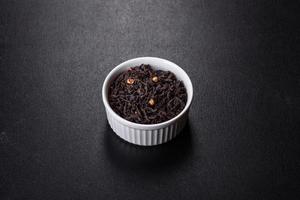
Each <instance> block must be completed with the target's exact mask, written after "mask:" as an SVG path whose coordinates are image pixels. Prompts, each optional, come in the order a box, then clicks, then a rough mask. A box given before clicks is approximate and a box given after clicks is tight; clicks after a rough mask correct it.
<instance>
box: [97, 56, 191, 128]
mask: <svg viewBox="0 0 300 200" xmlns="http://www.w3.org/2000/svg"><path fill="white" fill-rule="evenodd" d="M147 59H154V60H157V61H159V62H167V63H168V64H170V65H173V66H174V67H177V68H178V69H179V71H181V72H182V73H184V74H185V75H186V77H187V80H186V81H187V82H189V84H190V87H191V88H190V91H191V94H188V98H187V103H186V105H185V107H184V109H183V110H182V111H181V112H180V113H179V114H178V115H176V116H175V117H173V118H171V119H169V120H167V121H164V122H161V123H157V124H139V123H135V122H131V121H129V120H127V119H124V118H123V117H121V116H120V115H118V114H117V113H116V112H115V111H114V110H113V109H112V108H111V107H110V105H109V102H108V94H107V92H106V91H108V87H109V80H110V79H111V77H112V76H113V75H115V74H116V73H118V71H119V70H120V69H122V68H124V65H127V64H129V63H131V62H134V61H137V60H147ZM146 64H148V63H146ZM149 64H150V63H149ZM150 65H151V64H150ZM175 75H176V74H175ZM185 87H187V86H186V84H185ZM102 100H103V103H104V106H105V108H106V109H107V110H108V112H109V113H110V114H112V115H113V116H114V118H115V119H117V121H119V122H120V123H123V124H126V125H127V126H129V127H134V128H139V129H155V128H161V127H165V126H168V125H170V124H172V123H173V122H174V121H176V120H177V119H179V118H180V117H181V116H182V115H184V114H185V113H186V112H187V111H188V109H189V108H190V105H191V103H192V100H193V85H192V81H191V79H190V77H189V76H188V74H187V73H186V72H185V71H184V70H183V69H182V68H181V67H179V66H178V65H177V64H175V63H173V62H171V61H169V60H166V59H163V58H158V57H149V56H147V57H137V58H132V59H129V60H126V61H124V62H122V63H120V64H118V65H117V66H116V67H114V68H113V69H112V70H111V71H110V72H109V73H108V75H107V76H106V78H105V80H104V82H103V86H102Z"/></svg>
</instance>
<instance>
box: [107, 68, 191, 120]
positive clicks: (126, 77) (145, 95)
mask: <svg viewBox="0 0 300 200" xmlns="http://www.w3.org/2000/svg"><path fill="white" fill-rule="evenodd" d="M108 98H109V104H110V106H111V108H112V109H113V110H114V111H115V112H116V113H117V114H118V115H120V116H121V117H123V118H124V119H127V120H129V121H132V122H136V123H140V124H156V123H160V122H164V121H167V120H169V119H171V118H173V117H175V116H176V115H178V114H179V113H180V112H181V111H182V110H183V109H184V107H185V104H186V101H187V93H186V89H185V87H184V85H183V83H182V82H181V81H179V80H177V79H176V76H175V75H174V74H173V73H172V72H170V71H162V70H156V71H155V70H153V69H152V68H151V66H150V65H145V64H142V65H140V66H137V67H133V68H130V69H129V70H127V71H125V72H123V73H121V74H120V75H118V76H117V77H116V79H115V80H114V81H113V82H112V84H111V85H110V88H109V95H108Z"/></svg>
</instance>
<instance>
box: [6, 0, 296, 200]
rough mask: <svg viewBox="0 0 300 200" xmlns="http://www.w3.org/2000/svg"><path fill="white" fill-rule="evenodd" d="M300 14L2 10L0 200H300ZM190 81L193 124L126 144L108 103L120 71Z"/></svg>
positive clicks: (178, 8) (76, 4) (247, 7)
mask: <svg viewBox="0 0 300 200" xmlns="http://www.w3.org/2000/svg"><path fill="white" fill-rule="evenodd" d="M297 12H299V5H298V4H296V3H292V2H291V1H287V2H286V3H279V2H278V1H266V2H263V1H249V2H245V1H243V2H238V1H183V0H182V1H180V0H176V1H173V0H166V1H121V0H114V1H96V0H86V1H69V0H66V1H61V0H56V1H52V0H51V1H46V0H44V1H25V0H24V1H12V0H6V1H5V0H1V2H0V16H1V21H0V22H1V26H0V39H1V40H0V50H1V54H0V64H1V68H0V70H1V71H0V73H1V74H0V76H1V77H0V89H1V90H0V92H1V93H0V100H1V104H0V106H1V107H0V108H1V110H0V119H1V121H0V122H1V123H0V128H1V129H0V199H1V200H2V199H3V200H12V199H13V200H14V199H30V200H32V199H184V198H186V199H222V200H223V199H272V200H274V199H299V198H300V196H299V190H300V184H299V178H300V177H299V174H298V171H299V167H300V161H299V154H298V153H299V151H296V149H297V146H298V145H299V126H298V125H297V122H298V123H299V101H300V99H299V80H300V78H299V77H300V76H299V75H300V73H299V65H300V62H299V56H300V55H299V48H297V47H298V45H299V42H300V41H299V40H300V34H299V15H297ZM138 56H157V57H162V58H166V59H169V60H171V61H173V62H175V63H177V64H178V65H180V66H181V67H182V68H183V69H184V70H186V72H187V73H188V74H189V75H190V77H191V79H192V81H193V83H194V89H195V97H194V102H193V105H192V109H191V111H190V120H189V125H188V126H187V127H186V128H185V130H184V132H183V133H182V134H181V135H180V136H179V137H178V138H177V139H175V140H174V141H172V142H170V143H168V144H165V145H161V146H158V147H152V148H140V147H136V146H133V145H130V144H128V143H125V142H123V141H122V140H121V139H119V138H118V137H117V136H115V135H114V134H113V132H112V130H111V129H110V128H109V126H108V124H107V121H106V119H105V114H104V106H103V104H102V102H101V86H102V83H103V80H104V78H105V76H106V75H107V74H108V72H109V71H110V70H111V69H112V68H113V67H114V66H116V65H117V64H119V63H120V62H122V61H125V60H127V59H130V58H134V57H138Z"/></svg>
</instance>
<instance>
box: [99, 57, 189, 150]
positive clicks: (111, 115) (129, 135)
mask: <svg viewBox="0 0 300 200" xmlns="http://www.w3.org/2000/svg"><path fill="white" fill-rule="evenodd" d="M141 64H149V65H151V66H152V67H153V68H154V69H156V70H157V69H160V70H165V71H167V70H168V71H171V72H173V73H174V74H175V75H176V77H177V79H179V80H181V81H183V83H184V85H185V87H186V90H187V97H188V98H187V103H186V106H185V108H184V109H183V110H182V111H181V112H180V113H179V114H178V115H177V116H176V117H174V118H172V119H170V120H168V121H165V122H162V123H158V124H138V123H134V122H130V121H128V120H126V119H124V118H122V117H121V116H119V115H118V114H116V113H115V112H114V111H113V110H112V108H111V107H110V105H109V103H108V89H109V85H110V83H111V82H112V81H113V80H114V79H115V77H116V76H117V75H118V74H120V73H121V72H123V71H126V70H128V69H129V67H135V66H139V65H141ZM192 98H193V85H192V82H191V80H190V78H189V77H188V75H187V74H186V73H185V71H184V70H183V69H181V68H180V67H179V66H178V65H176V64H174V63H172V62H170V61H168V60H165V59H162V58H155V57H140V58H134V59H131V60H127V61H125V62H123V63H121V64H119V65H118V66H116V67H115V68H114V69H113V70H112V71H111V72H110V73H109V74H108V75H107V77H106V79H105V80H104V83H103V87H102V99H103V103H104V106H105V110H106V115H107V119H108V122H109V124H110V126H111V128H112V129H113V131H114V132H115V133H116V134H117V135H118V136H120V137H121V138H122V139H124V140H126V141H128V142H130V143H133V144H136V145H142V146H152V145H158V144H162V143H165V142H167V141H170V140H171V139H173V138H174V137H176V136H177V135H178V133H180V131H181V130H182V129H183V127H184V126H185V124H186V120H187V118H188V112H189V108H190V105H191V102H192Z"/></svg>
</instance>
